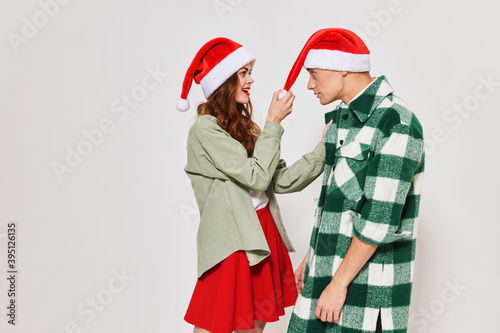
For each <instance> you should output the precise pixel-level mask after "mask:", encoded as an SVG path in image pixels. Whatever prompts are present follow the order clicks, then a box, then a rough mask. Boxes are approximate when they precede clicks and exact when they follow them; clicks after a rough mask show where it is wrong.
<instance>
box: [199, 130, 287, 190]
mask: <svg viewBox="0 0 500 333" xmlns="http://www.w3.org/2000/svg"><path fill="white" fill-rule="evenodd" d="M282 135H283V127H282V126H281V125H280V124H277V123H274V122H270V121H267V122H266V124H265V125H264V129H263V130H262V133H261V134H260V136H259V138H258V139H257V142H256V144H255V148H254V152H253V157H250V158H249V157H248V154H247V151H246V149H245V148H244V147H243V145H242V144H241V143H239V142H238V141H237V140H235V139H233V138H232V137H231V136H230V135H229V134H228V133H227V132H226V131H224V130H223V129H222V128H221V127H220V126H218V125H217V124H215V123H213V122H210V124H209V125H208V126H202V129H200V130H199V131H198V132H197V134H196V136H197V139H198V140H199V142H200V145H201V147H202V150H201V152H200V154H202V155H204V156H203V157H205V159H206V161H208V163H210V164H212V165H213V166H215V168H216V169H217V170H219V171H220V172H222V173H223V174H225V175H226V176H228V177H229V178H232V179H234V180H235V181H237V182H238V183H240V184H242V185H243V186H245V187H248V188H249V189H251V190H254V191H265V190H266V189H267V188H268V187H269V184H270V182H271V179H272V176H273V174H274V171H275V169H276V166H277V165H278V162H279V157H280V149H281V136H282Z"/></svg>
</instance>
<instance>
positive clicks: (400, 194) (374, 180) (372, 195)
mask: <svg viewBox="0 0 500 333" xmlns="http://www.w3.org/2000/svg"><path fill="white" fill-rule="evenodd" d="M414 120H415V122H418V121H417V120H416V118H414ZM423 163H424V142H423V136H422V128H421V127H420V124H403V123H400V124H397V125H395V126H393V127H392V128H391V129H390V131H387V132H386V134H384V135H383V138H382V139H381V144H380V145H378V147H375V150H374V155H373V158H371V159H370V161H369V162H368V165H367V169H366V181H365V186H364V196H365V201H364V203H363V206H362V207H361V210H360V213H355V212H352V215H353V227H354V233H355V234H356V236H357V237H358V238H359V239H361V240H362V241H364V242H366V243H370V244H374V245H377V246H380V245H384V244H387V243H391V242H394V241H397V240H402V239H412V237H413V229H414V222H415V219H416V218H417V217H418V206H419V202H420V188H421V181H422V179H423Z"/></svg>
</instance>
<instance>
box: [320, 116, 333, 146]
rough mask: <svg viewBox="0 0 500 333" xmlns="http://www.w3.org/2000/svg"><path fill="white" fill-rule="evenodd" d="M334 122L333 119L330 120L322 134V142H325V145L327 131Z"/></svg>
mask: <svg viewBox="0 0 500 333" xmlns="http://www.w3.org/2000/svg"><path fill="white" fill-rule="evenodd" d="M332 123H333V120H330V122H329V123H328V124H326V126H325V129H324V130H323V134H321V142H323V145H325V134H326V131H328V128H329V127H330V125H331V124H332Z"/></svg>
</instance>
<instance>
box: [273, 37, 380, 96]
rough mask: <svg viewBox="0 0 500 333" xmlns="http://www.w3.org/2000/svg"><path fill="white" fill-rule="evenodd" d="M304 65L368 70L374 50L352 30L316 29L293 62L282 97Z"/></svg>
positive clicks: (342, 69)
mask: <svg viewBox="0 0 500 333" xmlns="http://www.w3.org/2000/svg"><path fill="white" fill-rule="evenodd" d="M302 67H304V68H319V69H329V70H335V71H348V72H368V71H369V70H370V51H369V50H368V48H367V47H366V45H365V43H364V42H363V40H361V38H359V37H358V35H356V34H355V33H354V32H352V31H350V30H347V29H341V28H327V29H322V30H319V31H316V32H315V33H314V34H313V35H312V36H311V38H309V40H308V41H307V43H306V45H304V48H303V49H302V51H301V52H300V54H299V56H298V58H297V60H296V61H295V63H294V64H293V67H292V69H291V71H290V74H288V78H287V80H286V83H285V87H284V88H283V91H282V92H281V94H280V96H279V99H281V98H282V97H283V96H285V94H286V92H287V90H290V88H291V87H292V85H293V84H294V83H295V80H296V79H297V77H298V76H299V73H300V69H301V68H302Z"/></svg>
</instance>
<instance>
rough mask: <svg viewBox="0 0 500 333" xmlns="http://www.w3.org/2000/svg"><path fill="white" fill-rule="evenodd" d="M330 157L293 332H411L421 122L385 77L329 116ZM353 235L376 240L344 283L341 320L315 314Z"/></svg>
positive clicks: (421, 160) (421, 168)
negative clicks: (358, 268) (370, 252)
mask: <svg viewBox="0 0 500 333" xmlns="http://www.w3.org/2000/svg"><path fill="white" fill-rule="evenodd" d="M325 118H326V119H325V120H326V122H329V121H330V120H333V124H332V125H331V126H330V128H329V130H328V131H327V133H326V135H325V145H326V162H325V174H324V179H323V187H322V191H321V195H320V198H319V203H318V209H317V219H316V223H315V226H314V228H313V232H312V236H311V243H310V248H309V256H308V259H307V265H306V271H305V279H304V289H303V290H302V292H301V294H300V295H299V298H298V299H297V303H296V304H295V308H294V311H293V314H292V318H291V321H290V325H289V328H288V333H299V332H300V333H303V332H314V333H320V332H328V333H333V332H342V333H345V332H349V333H358V332H359V333H361V332H374V331H375V328H376V323H377V318H378V314H379V312H380V313H381V319H382V328H383V332H384V333H388V332H398V333H403V332H406V331H407V325H408V312H409V306H410V297H411V289H412V280H413V268H414V260H415V247H416V227H417V218H418V210H419V203H420V193H421V188H422V180H423V173H424V142H423V133H422V127H421V125H420V123H419V121H418V119H417V118H416V117H415V115H414V114H413V113H412V112H411V111H410V110H409V108H408V107H407V106H406V104H405V103H404V102H403V101H402V100H401V99H399V98H398V97H396V96H394V94H393V89H392V87H391V86H390V85H389V83H388V82H387V80H386V78H385V77H384V76H381V77H379V78H377V79H375V80H374V81H373V82H372V83H371V84H370V85H368V87H367V88H365V89H364V90H363V91H362V92H360V93H359V94H358V95H357V96H356V97H355V98H354V99H353V100H352V101H351V102H349V103H348V104H341V105H339V106H338V107H337V108H336V109H335V110H334V111H332V112H329V113H327V114H326V115H325ZM353 235H356V236H357V237H358V238H359V239H361V240H362V241H364V242H366V243H370V244H375V245H377V246H378V248H377V250H376V252H375V254H374V255H373V256H372V257H371V258H370V260H369V261H368V262H367V263H366V265H365V266H364V267H363V268H362V269H361V271H360V272H359V273H358V275H357V276H356V278H355V279H354V280H353V281H352V282H351V284H350V285H349V287H348V289H347V298H346V301H345V304H344V308H343V310H342V313H341V318H340V322H339V323H324V322H322V321H321V320H319V319H317V318H316V316H315V315H314V312H315V309H316V303H317V301H318V298H319V297H320V295H321V293H322V292H323V290H324V289H325V287H326V286H327V285H328V284H329V283H330V282H331V280H332V277H333V275H334V274H335V272H336V271H337V269H338V267H339V265H340V263H341V262H342V259H343V258H344V257H345V255H346V253H347V250H348V249H349V246H350V244H351V240H352V237H353Z"/></svg>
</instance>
